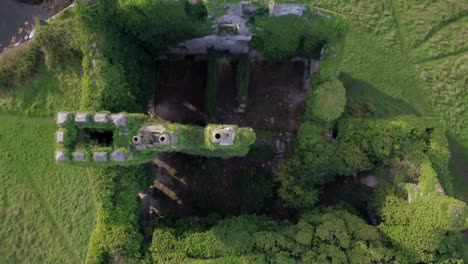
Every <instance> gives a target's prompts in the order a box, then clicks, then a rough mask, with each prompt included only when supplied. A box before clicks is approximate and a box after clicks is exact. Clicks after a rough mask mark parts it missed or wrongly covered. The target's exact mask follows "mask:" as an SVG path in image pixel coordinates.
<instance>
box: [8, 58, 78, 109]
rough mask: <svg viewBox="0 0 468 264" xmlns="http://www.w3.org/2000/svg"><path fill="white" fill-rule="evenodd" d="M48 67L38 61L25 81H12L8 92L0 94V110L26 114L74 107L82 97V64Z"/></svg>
mask: <svg viewBox="0 0 468 264" xmlns="http://www.w3.org/2000/svg"><path fill="white" fill-rule="evenodd" d="M74 67H75V68H72V67H70V68H68V69H63V70H61V71H59V72H57V71H49V70H47V68H46V67H45V65H43V64H41V65H40V66H39V69H38V71H37V72H36V73H35V74H34V75H33V76H32V77H31V78H29V79H27V80H26V81H25V82H24V83H21V84H17V85H15V86H14V87H13V88H12V89H11V90H12V92H11V94H10V96H8V97H6V98H1V97H0V112H9V113H15V114H20V115H28V116H52V115H54V114H55V113H56V112H58V111H64V110H67V111H74V110H76V109H78V108H79V106H80V100H81V76H80V71H81V67H80V66H79V65H75V66H74Z"/></svg>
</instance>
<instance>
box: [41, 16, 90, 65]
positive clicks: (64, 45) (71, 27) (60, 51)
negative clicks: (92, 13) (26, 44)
mask: <svg viewBox="0 0 468 264" xmlns="http://www.w3.org/2000/svg"><path fill="white" fill-rule="evenodd" d="M72 14H74V13H72ZM78 35H79V29H78V24H77V21H76V19H75V16H74V15H70V16H68V17H63V16H61V17H60V19H54V20H52V21H50V22H49V23H44V22H40V21H36V34H35V36H34V42H36V43H37V45H38V46H39V48H40V50H41V51H42V53H43V54H44V58H45V64H46V66H47V67H48V69H55V70H60V69H61V68H66V67H67V66H69V65H70V60H81V58H82V53H81V47H80V41H79V37H78Z"/></svg>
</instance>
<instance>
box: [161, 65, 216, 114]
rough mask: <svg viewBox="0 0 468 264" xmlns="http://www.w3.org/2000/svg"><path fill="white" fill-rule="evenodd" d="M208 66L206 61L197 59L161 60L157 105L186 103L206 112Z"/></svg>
mask: <svg viewBox="0 0 468 264" xmlns="http://www.w3.org/2000/svg"><path fill="white" fill-rule="evenodd" d="M206 66H207V62H206V61H198V60H195V59H186V60H181V61H164V62H161V63H160V64H159V65H158V69H157V74H158V88H157V89H156V92H155V96H154V98H155V102H154V103H155V106H156V107H157V106H158V105H160V104H166V103H170V104H173V103H175V104H186V105H190V107H191V108H194V109H196V110H197V111H200V112H204V110H205V87H206Z"/></svg>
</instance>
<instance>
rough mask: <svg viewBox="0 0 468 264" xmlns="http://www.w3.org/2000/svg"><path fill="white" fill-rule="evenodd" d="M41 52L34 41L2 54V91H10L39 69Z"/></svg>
mask: <svg viewBox="0 0 468 264" xmlns="http://www.w3.org/2000/svg"><path fill="white" fill-rule="evenodd" d="M39 62H40V53H39V51H38V47H37V45H35V44H34V43H32V42H29V43H26V44H23V45H21V46H19V47H15V48H13V49H10V50H8V51H6V52H2V53H1V54H0V92H1V93H8V92H10V91H11V90H12V87H13V85H14V84H16V83H20V82H21V81H23V80H25V79H26V77H29V76H30V75H31V74H33V73H34V72H35V71H36V70H37V66H38V65H39Z"/></svg>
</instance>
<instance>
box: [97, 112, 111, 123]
mask: <svg viewBox="0 0 468 264" xmlns="http://www.w3.org/2000/svg"><path fill="white" fill-rule="evenodd" d="M93 119H94V122H95V123H107V122H109V119H108V115H107V114H102V113H97V114H95V115H94V118H93Z"/></svg>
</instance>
